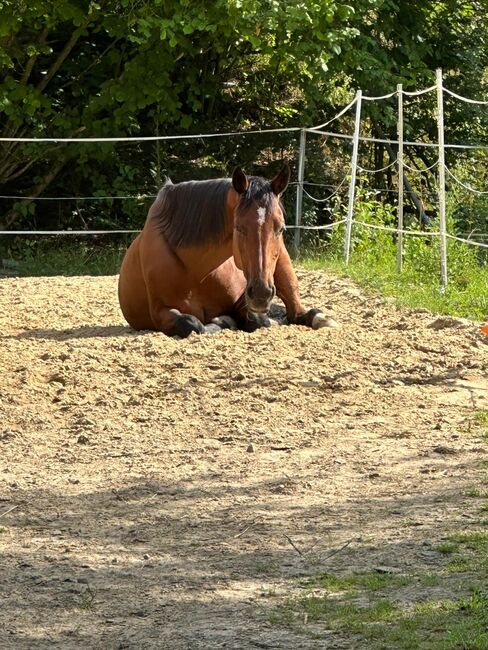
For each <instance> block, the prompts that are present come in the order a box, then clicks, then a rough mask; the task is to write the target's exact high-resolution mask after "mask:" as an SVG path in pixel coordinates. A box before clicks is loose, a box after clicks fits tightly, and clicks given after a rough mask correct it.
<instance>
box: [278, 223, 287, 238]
mask: <svg viewBox="0 0 488 650" xmlns="http://www.w3.org/2000/svg"><path fill="white" fill-rule="evenodd" d="M285 230H286V227H285V226H284V225H280V226H278V227H277V228H276V236H277V237H279V236H280V235H282V234H283V233H284V232H285Z"/></svg>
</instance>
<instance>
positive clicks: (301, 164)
mask: <svg viewBox="0 0 488 650" xmlns="http://www.w3.org/2000/svg"><path fill="white" fill-rule="evenodd" d="M306 144H307V132H306V131H305V129H301V131H300V149H299V154H298V183H297V201H296V208H295V236H294V243H295V254H298V251H299V248H300V226H301V224H302V206H303V178H304V175H305V147H306Z"/></svg>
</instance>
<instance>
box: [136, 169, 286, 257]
mask: <svg viewBox="0 0 488 650" xmlns="http://www.w3.org/2000/svg"><path fill="white" fill-rule="evenodd" d="M248 181H249V185H248V187H247V190H246V192H244V194H242V195H241V198H240V201H239V204H238V206H237V210H238V211H239V212H244V211H245V210H248V209H249V208H251V207H252V206H253V204H255V203H258V204H259V205H260V206H262V207H264V208H265V210H266V212H268V210H269V209H270V208H271V205H272V202H273V197H274V194H273V190H272V189H271V183H270V182H269V181H267V180H265V179H264V178H261V177H259V176H248ZM231 187H232V181H231V180H230V179H229V178H218V179H215V180H208V181H186V182H184V183H176V184H175V185H173V183H172V182H171V181H170V180H169V179H168V180H167V181H166V182H165V184H164V185H163V187H162V188H161V190H160V191H159V194H158V196H157V198H156V200H155V201H154V203H153V205H152V207H151V210H150V213H149V214H150V217H151V218H153V219H155V220H156V221H157V225H158V229H159V231H160V232H161V234H162V235H163V237H164V238H165V240H166V241H167V242H168V244H169V245H170V246H171V247H172V248H179V247H184V246H200V245H204V244H209V243H218V242H220V241H222V237H223V234H224V230H225V219H226V203H227V195H228V193H229V190H230V189H231ZM280 205H281V201H280ZM281 207H283V206H281Z"/></svg>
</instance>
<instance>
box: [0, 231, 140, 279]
mask: <svg viewBox="0 0 488 650" xmlns="http://www.w3.org/2000/svg"><path fill="white" fill-rule="evenodd" d="M130 241H131V238H130V237H127V236H118V238H117V240H116V241H114V238H113V237H111V238H110V239H107V238H105V239H104V238H101V239H100V238H97V239H96V240H95V241H94V240H93V238H92V239H91V240H89V239H88V238H76V239H73V240H71V239H70V240H69V241H66V238H64V239H62V240H59V239H57V238H45V239H38V240H26V241H23V242H22V243H21V244H18V245H17V246H16V247H15V248H14V249H7V250H2V251H0V259H1V260H6V261H7V262H6V265H5V266H6V270H7V271H10V272H12V273H13V274H15V275H19V276H49V275H68V276H72V275H114V274H116V273H118V272H119V269H120V265H121V263H122V259H123V257H124V254H125V251H126V250H127V246H128V244H129V242H130ZM2 266H3V264H2V263H1V262H0V275H1V271H2Z"/></svg>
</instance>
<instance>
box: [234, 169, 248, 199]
mask: <svg viewBox="0 0 488 650" xmlns="http://www.w3.org/2000/svg"><path fill="white" fill-rule="evenodd" d="M232 187H233V188H234V189H235V191H236V192H237V193H238V194H244V192H245V191H246V190H247V188H248V187H249V181H248V180H247V176H246V174H245V173H244V172H243V171H242V169H241V168H240V167H236V168H235V169H234V171H233V172H232Z"/></svg>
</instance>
